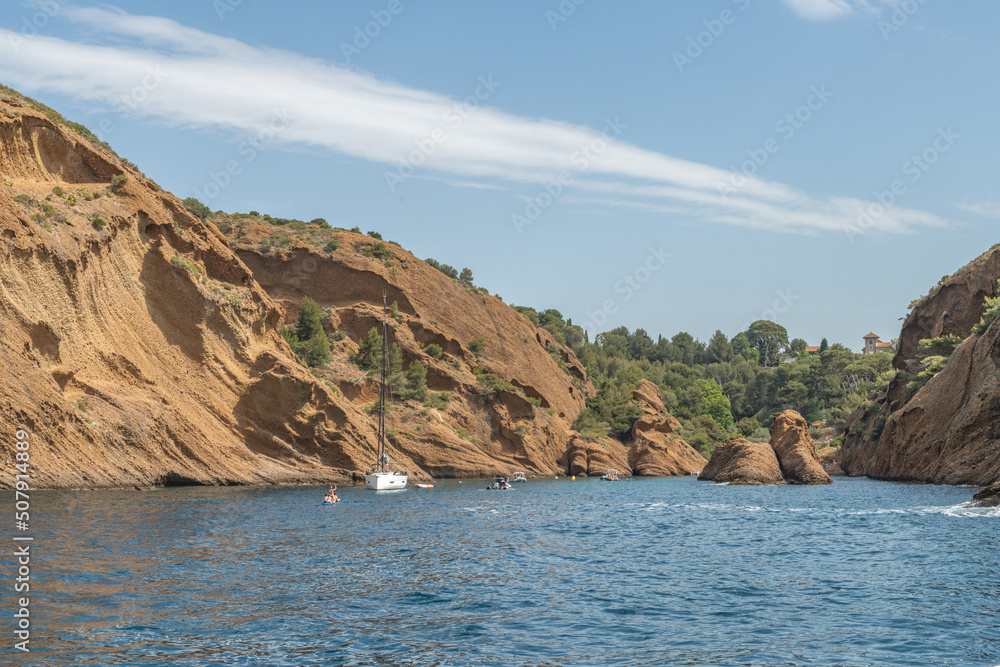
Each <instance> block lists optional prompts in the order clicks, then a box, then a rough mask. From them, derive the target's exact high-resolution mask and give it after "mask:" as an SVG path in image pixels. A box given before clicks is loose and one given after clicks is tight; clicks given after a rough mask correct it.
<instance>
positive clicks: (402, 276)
mask: <svg viewBox="0 0 1000 667" xmlns="http://www.w3.org/2000/svg"><path fill="white" fill-rule="evenodd" d="M0 100H2V101H0V175H2V176H3V184H2V186H0V362H2V363H3V365H4V369H3V371H2V373H3V375H2V381H0V417H2V418H3V419H4V422H5V423H8V424H11V425H13V426H12V429H16V428H18V427H22V428H25V429H27V430H28V431H30V433H31V440H32V443H33V444H32V449H31V462H32V475H33V478H32V482H33V485H34V486H36V487H39V488H44V487H53V488H59V487H89V488H98V487H148V486H153V485H158V484H262V483H263V484H267V483H297V482H319V481H328V480H329V481H334V480H336V481H341V482H344V481H349V480H351V479H355V480H357V479H358V476H359V475H358V474H359V473H360V472H361V471H363V470H365V469H367V468H368V467H370V465H371V463H372V460H373V458H374V454H373V452H374V449H375V442H374V439H375V431H376V424H375V418H374V417H372V416H370V415H369V414H367V413H366V408H370V407H371V406H372V404H373V403H374V402H375V401H376V400H377V398H378V382H377V379H376V378H375V377H373V376H372V375H371V374H368V373H366V372H365V371H363V370H361V369H360V368H359V367H358V365H357V364H356V363H355V362H354V361H353V355H354V354H355V353H356V352H357V350H358V342H359V341H360V340H361V339H362V338H363V337H364V336H365V334H366V333H368V332H369V331H370V330H371V329H372V328H373V327H378V326H379V324H380V322H381V317H382V313H381V305H382V296H383V293H384V294H386V296H387V300H388V301H389V302H390V303H395V304H396V307H397V308H398V315H396V316H394V317H392V318H390V320H389V321H390V325H391V330H392V331H391V335H390V339H391V343H393V344H395V345H397V346H398V347H399V349H400V351H401V353H402V357H403V364H404V365H405V366H409V365H411V364H412V363H414V362H420V363H422V364H424V365H425V366H426V368H427V378H426V380H427V385H428V388H429V389H430V391H431V392H433V393H434V394H435V399H436V402H435V403H434V405H433V407H431V406H430V405H427V404H424V403H423V402H418V401H415V400H403V399H402V398H399V397H397V398H396V400H395V401H394V402H393V404H392V407H391V410H390V412H389V415H388V418H387V419H388V426H389V431H388V435H389V443H390V444H389V451H390V455H391V457H392V459H393V462H394V465H396V466H399V467H404V468H406V469H408V470H409V471H410V473H411V477H412V479H413V480H414V481H420V480H427V479H429V478H430V477H431V476H432V475H433V476H438V477H471V476H488V475H492V474H494V473H496V472H511V471H513V470H523V471H525V472H528V473H532V474H538V475H549V474H565V473H568V472H573V471H575V472H576V473H577V474H589V475H593V474H602V473H603V472H604V471H605V470H607V468H617V469H619V470H620V471H622V474H632V472H633V468H634V469H635V472H636V473H637V474H646V475H650V474H664V475H672V474H686V473H688V472H691V471H694V470H698V469H700V468H701V466H702V465H703V463H704V459H703V458H702V457H701V456H700V455H698V454H697V453H696V452H694V450H693V449H691V448H690V447H689V446H688V445H687V443H685V442H684V441H683V440H681V439H680V438H679V437H678V436H676V434H675V433H674V431H675V430H676V428H677V424H676V422H675V421H673V419H672V418H671V417H670V416H669V415H668V414H667V413H666V411H665V410H664V409H663V405H662V402H661V401H660V398H659V390H658V389H657V388H656V387H655V385H650V386H649V387H640V391H638V392H637V393H636V396H635V400H636V401H637V404H639V405H640V406H642V407H643V410H644V412H645V416H644V417H643V418H642V419H640V420H639V422H638V423H637V424H636V428H635V429H634V430H633V434H632V438H631V443H630V444H623V443H621V442H619V441H617V440H613V439H609V438H598V439H596V440H595V439H588V438H582V437H581V436H580V434H578V433H576V432H575V431H573V430H572V424H573V422H574V420H575V419H576V417H577V416H578V415H579V413H580V411H581V410H582V409H583V407H584V402H585V399H586V398H587V397H588V396H590V395H592V393H593V387H592V385H591V384H590V381H589V379H588V378H587V374H586V371H585V370H584V368H583V366H582V364H581V363H580V361H579V360H578V359H577V358H576V356H575V355H574V354H573V352H572V351H571V350H570V349H569V348H567V347H565V346H563V345H560V344H559V343H557V342H556V341H555V340H554V339H553V337H552V335H551V334H550V333H549V332H548V331H545V330H543V329H539V328H537V327H535V326H534V325H533V324H532V323H531V322H529V321H528V320H527V319H525V318H524V317H523V316H521V315H520V314H519V313H517V312H516V311H515V310H513V309H512V308H510V307H508V306H507V305H506V304H504V303H503V302H502V301H501V300H500V299H498V298H497V297H495V296H491V295H489V294H487V293H485V291H484V290H480V289H478V288H475V287H473V286H472V285H471V284H469V283H466V282H463V281H460V280H455V279H452V278H449V277H447V276H445V275H444V274H443V273H441V272H440V271H438V270H437V269H435V268H433V267H432V266H430V265H429V264H427V263H426V262H424V261H422V260H419V259H417V258H416V257H414V256H413V255H411V254H410V253H408V252H406V251H404V250H403V249H402V248H399V247H398V246H395V245H393V244H388V245H387V246H385V247H383V249H382V250H381V251H380V252H379V253H377V254H375V255H373V254H372V253H371V252H369V250H371V246H372V244H373V242H374V240H373V239H372V237H370V236H365V235H361V234H356V233H352V232H346V231H342V232H337V233H336V239H335V240H336V241H337V242H339V247H340V250H337V249H332V250H331V249H330V248H326V249H321V248H319V247H315V246H310V245H308V244H300V245H298V246H296V245H288V246H282V248H283V250H282V251H281V252H278V253H274V252H270V253H269V252H265V251H264V250H263V247H262V245H263V244H261V241H262V240H263V239H264V238H268V237H272V236H274V235H275V234H274V227H273V226H270V225H258V224H255V223H252V222H251V223H248V224H247V225H242V226H240V227H239V229H238V230H237V229H235V228H234V229H230V230H229V232H230V235H229V237H228V238H227V237H226V236H224V235H223V234H222V233H221V232H220V231H219V228H217V227H216V226H215V225H214V224H212V223H210V222H203V221H202V220H199V219H198V218H197V217H194V216H192V215H191V214H190V213H189V212H188V211H187V210H186V209H185V207H184V205H183V203H182V202H180V201H179V200H178V199H177V198H176V197H174V196H173V195H172V194H169V193H164V192H162V191H161V190H160V189H159V187H158V186H156V184H154V183H152V182H151V181H149V180H147V179H146V178H145V177H144V176H143V175H142V174H140V173H139V172H138V171H137V170H135V169H134V168H133V167H132V166H131V165H130V164H129V163H128V162H127V161H123V160H120V159H118V158H117V157H116V156H114V155H113V154H112V153H110V152H108V151H106V150H104V149H103V148H101V147H99V146H97V145H96V144H92V143H91V142H90V141H88V140H87V139H86V138H84V137H81V136H80V135H78V134H76V133H75V132H73V131H71V130H70V129H68V128H67V127H66V126H64V125H62V124H56V123H54V122H53V121H52V120H51V119H50V118H47V117H46V114H44V113H42V112H39V111H36V110H34V109H33V108H32V107H30V106H28V105H26V104H25V103H24V101H23V100H20V99H18V98H16V97H13V96H11V95H8V94H7V93H3V94H2V96H0ZM317 231H318V230H317ZM334 245H336V244H334ZM386 253H387V254H386ZM304 296H310V297H311V298H313V299H314V300H315V301H317V302H318V303H319V304H320V306H322V307H323V308H324V309H325V313H324V315H325V321H324V326H325V327H326V328H327V333H328V334H329V335H330V336H331V340H332V341H333V345H334V348H333V355H332V359H331V361H330V363H329V364H327V365H326V366H325V367H324V368H323V369H321V370H316V369H314V370H312V371H310V369H307V368H306V367H305V366H303V365H302V363H301V362H300V361H299V360H298V359H297V358H296V357H295V355H294V353H293V352H292V350H291V348H290V347H289V345H288V344H287V343H286V341H285V339H284V338H283V337H282V335H281V333H280V331H279V328H280V326H281V325H282V324H283V323H284V324H289V323H291V322H293V321H294V319H295V317H296V314H297V309H298V304H299V303H300V301H301V299H302V298H303V297H304ZM475 339H482V344H483V349H479V348H478V346H477V345H473V344H472V342H473V341H474V340H475ZM430 344H435V345H437V346H439V347H440V349H441V354H440V355H436V354H435V355H431V354H430V353H429V352H428V349H427V346H429V345H430ZM646 384H649V383H646ZM650 387H651V388H650ZM2 442H3V444H2V447H3V451H4V452H7V451H8V450H10V449H11V448H12V447H13V441H12V440H11V439H3V440H2ZM3 485H7V486H9V485H10V480H9V479H3V480H0V486H3Z"/></svg>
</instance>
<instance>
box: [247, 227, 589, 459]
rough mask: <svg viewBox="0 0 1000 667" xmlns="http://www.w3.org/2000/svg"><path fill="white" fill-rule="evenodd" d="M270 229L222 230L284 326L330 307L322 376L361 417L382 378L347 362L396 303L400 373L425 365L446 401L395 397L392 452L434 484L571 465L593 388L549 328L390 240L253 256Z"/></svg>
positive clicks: (394, 333) (340, 238)
mask: <svg viewBox="0 0 1000 667" xmlns="http://www.w3.org/2000/svg"><path fill="white" fill-rule="evenodd" d="M273 232H274V228H273V227H272V226H270V225H266V224H261V223H260V222H259V221H254V220H252V219H247V220H245V221H243V222H241V223H239V225H234V226H233V227H232V228H230V230H229V234H230V238H231V240H232V243H233V245H234V247H236V248H237V252H238V254H239V256H240V258H241V259H242V260H243V261H244V262H245V263H246V265H247V266H248V267H249V268H250V270H251V271H252V273H253V275H254V277H255V278H256V279H257V280H258V281H259V282H260V284H261V285H262V286H263V287H264V289H265V290H266V291H267V292H268V293H269V294H270V295H271V296H272V298H274V299H275V300H276V301H277V302H278V303H279V304H281V306H282V307H283V308H284V320H285V321H286V322H288V323H291V322H292V321H293V320H294V319H295V317H296V315H297V312H298V306H299V303H300V302H301V301H302V298H303V297H306V296H308V297H309V298H311V299H313V300H314V301H316V303H317V304H318V305H319V306H320V307H321V308H323V309H324V310H325V313H326V314H327V320H326V322H325V326H326V327H327V328H328V333H329V334H330V335H331V336H334V337H335V338H337V337H339V338H341V340H340V342H338V343H336V344H335V345H334V348H333V351H332V352H333V355H332V356H333V359H332V361H331V362H330V363H329V364H327V367H326V368H325V369H323V370H321V371H319V373H320V374H321V375H322V376H323V377H324V378H325V379H326V380H328V381H329V382H330V383H331V384H332V385H333V386H335V387H336V388H337V389H338V391H339V392H340V393H342V394H343V396H345V397H346V398H348V399H349V400H350V401H351V402H352V403H353V404H354V406H355V407H356V408H357V409H359V410H361V409H364V408H365V407H366V406H369V405H371V404H372V403H373V402H375V401H376V400H377V392H378V386H377V378H375V377H373V376H372V375H370V374H367V375H366V374H365V373H364V371H362V370H360V369H359V368H358V367H357V366H356V365H355V364H353V363H351V356H352V355H353V354H354V353H355V352H356V351H357V349H358V342H359V341H360V340H361V339H362V338H363V337H364V336H365V335H366V334H367V333H368V332H369V331H370V330H371V329H372V328H373V327H380V323H381V318H382V298H383V294H385V295H386V300H387V302H388V303H395V304H396V310H397V311H398V315H397V316H396V317H390V318H389V320H388V322H389V325H390V336H389V337H390V344H393V345H397V346H398V347H399V349H400V351H401V353H402V357H403V366H404V368H408V367H409V366H410V365H411V364H413V363H414V362H419V363H421V364H423V365H424V366H426V368H427V386H428V389H429V390H430V391H431V392H435V393H442V395H447V397H448V398H447V402H446V405H444V406H438V407H435V408H433V409H428V408H427V407H425V406H424V405H423V404H421V403H418V402H416V401H406V400H402V399H401V398H399V397H396V400H395V401H394V403H393V405H392V406H391V409H390V413H389V415H388V424H389V427H390V429H391V431H392V433H391V440H392V443H393V446H394V447H395V448H396V449H398V451H401V452H403V453H405V454H406V456H407V457H408V458H410V459H411V460H413V461H415V462H417V464H418V465H419V466H420V467H421V468H422V469H423V470H426V471H427V472H429V473H430V474H432V475H434V476H439V477H479V476H487V475H493V474H495V473H496V472H509V471H511V470H522V471H525V472H528V473H532V474H538V475H551V474H565V473H566V472H567V471H568V470H569V469H570V468H572V465H571V463H570V459H573V460H576V459H575V457H573V456H569V452H570V450H574V451H576V450H579V449H580V447H579V442H578V438H577V434H576V433H575V432H574V431H572V429H571V427H572V423H573V421H574V420H575V419H576V417H577V416H578V415H579V414H580V411H581V410H582V409H583V407H584V401H585V399H586V397H587V396H588V395H591V394H592V393H593V387H592V386H591V384H590V381H589V380H588V378H587V374H586V371H585V370H584V368H583V365H582V364H581V363H580V361H579V360H578V359H577V358H576V355H574V354H573V352H572V351H571V350H570V349H568V348H566V347H565V346H561V345H559V344H558V343H557V342H556V341H555V340H554V339H553V337H552V335H551V334H550V333H549V332H548V331H545V330H543V329H539V328H537V327H535V326H534V325H533V324H532V323H531V322H529V321H528V320H527V319H525V318H524V317H523V316H521V315H520V314H519V313H518V312H517V311H515V310H514V309H513V308H511V307H510V306H508V305H506V304H505V303H504V302H503V301H501V300H500V299H498V298H497V297H495V296H492V295H489V294H485V293H483V291H482V290H478V289H476V288H474V287H472V286H471V285H470V284H468V283H466V282H463V281H460V280H455V279H453V278H449V277H448V276H446V275H444V274H443V273H441V272H440V271H438V270H437V269H435V268H434V267H432V266H430V265H428V264H427V263H426V262H424V261H423V260H421V259H418V258H416V257H414V256H413V255H412V254H411V253H409V252H407V251H406V250H403V249H402V248H400V247H399V246H397V245H394V244H385V253H387V254H385V255H384V256H382V257H373V256H370V255H369V254H366V253H367V252H368V251H367V250H366V248H370V247H371V246H372V245H373V244H374V243H376V240H375V239H373V238H372V237H370V236H366V235H363V234H359V233H354V232H347V231H338V232H336V233H335V236H334V238H335V239H336V243H337V244H339V248H338V249H337V250H333V251H322V250H320V249H318V248H310V247H303V246H301V245H300V246H298V247H295V246H293V247H291V248H289V249H286V250H284V251H283V252H261V251H260V250H259V249H257V245H258V242H259V239H260V238H266V237H267V235H269V234H272V233H273ZM475 339H482V340H483V343H484V347H483V349H482V350H481V351H480V352H479V353H478V354H477V353H476V352H474V351H473V349H472V346H470V343H471V342H472V341H473V340H475ZM430 344H435V345H437V346H439V347H440V348H441V350H442V353H441V355H440V357H439V358H435V357H433V356H431V355H430V354H428V352H427V351H426V347H427V346H428V345H430ZM491 380H492V381H493V383H492V384H491V382H490V381H491ZM443 392H447V394H443ZM574 443H576V444H574ZM601 472H602V473H603V472H604V471H603V470H602V471H601Z"/></svg>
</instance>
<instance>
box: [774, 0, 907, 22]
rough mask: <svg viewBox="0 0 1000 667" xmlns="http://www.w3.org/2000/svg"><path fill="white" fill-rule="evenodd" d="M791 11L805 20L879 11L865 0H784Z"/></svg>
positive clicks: (887, 2) (892, 1) (885, 0)
mask: <svg viewBox="0 0 1000 667" xmlns="http://www.w3.org/2000/svg"><path fill="white" fill-rule="evenodd" d="M898 1H899V0H881V4H883V5H894V4H896V3H897V2H898ZM785 4H786V5H788V6H789V7H790V8H791V10H792V11H793V12H795V14H796V15H797V16H798V17H799V18H803V19H806V20H807V21H834V20H836V19H842V18H844V17H847V16H850V15H851V14H855V13H857V12H863V13H866V14H869V15H872V16H876V15H878V14H879V13H880V8H879V7H877V6H873V5H871V4H870V3H868V2H867V0H785Z"/></svg>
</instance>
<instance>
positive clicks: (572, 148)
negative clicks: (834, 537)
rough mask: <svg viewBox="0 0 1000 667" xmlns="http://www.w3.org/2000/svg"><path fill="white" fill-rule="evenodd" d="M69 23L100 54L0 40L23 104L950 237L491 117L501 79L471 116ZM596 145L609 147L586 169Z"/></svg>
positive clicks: (286, 67) (181, 38) (109, 23)
mask: <svg viewBox="0 0 1000 667" xmlns="http://www.w3.org/2000/svg"><path fill="white" fill-rule="evenodd" d="M787 1H789V2H791V1H792V0H787ZM854 2H855V4H857V3H858V0H854ZM797 4H799V5H801V7H806V6H807V5H811V6H812V7H813V15H814V16H820V15H822V12H823V11H824V10H823V9H822V7H820V5H824V4H827V5H833V6H834V7H833V9H836V8H837V7H838V6H839V7H841V10H843V7H844V6H845V5H846V3H845V2H844V0H826V2H820V1H819V0H812V1H811V2H806V0H797ZM850 7H851V6H848V8H850ZM826 11H833V10H831V9H829V8H828V9H827V10H826ZM817 12H818V13H817ZM60 17H62V18H65V19H68V20H70V21H72V22H74V23H75V24H77V26H78V27H79V28H82V29H86V30H85V32H87V33H89V36H90V39H89V41H87V42H84V41H69V40H64V39H57V38H53V37H47V36H41V35H39V36H35V37H32V38H26V37H25V36H23V35H21V34H20V33H16V32H12V31H7V30H3V29H0V80H3V81H4V82H6V83H8V84H10V85H14V86H15V87H18V88H22V89H24V90H26V92H34V91H46V92H51V93H58V94H61V95H66V96H70V97H72V98H73V99H75V100H77V101H79V102H81V103H85V104H87V105H90V106H92V107H94V108H95V109H97V110H105V111H113V110H115V109H119V108H122V105H123V104H127V106H128V107H129V113H130V114H131V115H133V116H140V117H146V118H149V119H155V120H156V121H157V122H160V123H165V124H169V125H176V126H181V127H190V128H205V129H222V130H225V131H229V132H233V133H234V134H235V133H239V134H242V133H249V134H251V135H254V134H257V133H259V132H261V131H262V130H266V128H268V126H269V124H271V123H273V121H274V119H275V117H278V116H280V117H282V118H283V119H284V120H283V123H282V125H281V129H280V132H278V133H277V134H276V135H275V136H274V137H273V139H272V141H274V142H275V144H284V145H286V146H288V147H290V148H291V147H302V146H307V147H319V148H323V149H328V150H331V151H335V152H337V153H341V154H346V155H350V156H354V157H358V158H362V159H365V160H369V161H371V162H374V163H378V164H382V165H385V170H386V172H387V173H395V172H396V170H397V167H398V165H401V164H403V165H406V164H407V163H410V164H413V162H414V161H413V160H412V158H411V157H410V156H413V155H415V154H416V153H419V152H420V149H419V146H420V145H421V144H423V145H424V146H427V145H429V144H428V143H427V142H428V140H429V139H432V138H434V137H438V139H434V140H433V141H432V143H433V151H430V152H429V154H425V155H424V156H423V159H421V160H420V163H421V164H420V165H419V168H418V169H416V172H417V175H419V176H423V177H434V178H440V179H442V180H443V181H444V182H446V183H450V184H451V185H453V186H455V187H478V188H483V189H495V188H499V187H506V186H509V185H513V184H519V183H520V184H525V183H531V184H538V183H545V182H551V181H553V180H554V179H555V178H556V177H557V175H558V174H560V173H561V172H570V173H571V174H573V184H572V185H571V186H568V187H567V190H571V191H572V195H573V196H575V197H578V198H586V197H590V198H591V199H593V198H595V197H597V198H599V199H600V201H601V202H602V205H605V206H611V207H616V208H622V207H626V208H628V207H631V208H644V209H645V210H650V211H656V212H662V213H664V214H670V215H677V216H684V218H685V220H687V221H693V222H708V223H718V224H727V225H739V226H744V227H752V228H759V229H769V230H774V231H784V232H797V233H817V232H830V231H848V230H851V229H854V230H855V231H856V232H857V233H862V232H868V231H882V232H890V233H906V232H912V231H914V230H916V229H917V228H921V227H940V226H945V225H947V224H948V223H947V221H945V220H943V219H941V218H939V217H936V216H933V215H931V214H927V213H924V212H921V211H913V210H907V209H898V208H891V209H888V210H885V211H881V212H879V215H875V216H872V215H868V216H867V218H866V219H865V220H864V221H863V222H860V223H859V220H860V219H861V218H862V217H863V216H864V211H867V210H869V207H870V206H871V204H870V203H869V202H864V201H861V200H855V199H849V198H828V199H822V200H821V199H816V198H814V197H811V196H808V195H806V194H805V193H802V192H800V191H798V190H796V189H795V188H793V187H791V186H789V185H786V184H782V183H775V182H768V181H765V180H762V179H759V178H752V177H751V178H747V179H746V180H745V182H744V183H742V184H741V187H740V188H739V189H738V190H737V191H735V192H731V193H730V194H728V195H726V194H722V193H721V192H720V186H728V185H729V184H731V183H732V182H733V178H732V176H733V175H732V174H731V173H730V172H728V171H726V170H724V169H719V168H717V167H713V166H710V165H706V164H700V163H696V162H692V161H688V160H683V159H679V158H676V157H672V156H670V155H665V154H663V153H657V152H654V151H649V150H646V149H643V148H641V147H638V146H634V145H631V144H629V143H627V141H625V138H626V137H627V136H628V129H627V127H624V128H619V130H618V131H616V132H615V133H612V134H616V137H615V138H613V139H610V140H606V141H605V140H604V138H603V137H602V131H601V130H595V129H593V128H588V127H582V126H577V125H571V124H569V123H565V122H561V121H557V120H549V119H536V118H524V117H520V116H515V115H512V114H507V113H504V112H502V111H500V110H497V109H495V108H492V107H489V106H488V105H487V102H488V99H489V97H490V96H491V95H492V92H491V91H493V90H496V89H498V88H501V87H502V86H503V85H504V82H503V81H494V80H493V78H492V77H491V76H490V75H489V74H488V73H487V74H484V75H483V77H481V78H480V80H478V81H470V83H469V91H468V95H469V96H470V97H472V98H473V99H474V101H475V104H469V103H468V102H467V101H465V100H468V99H470V97H466V98H463V99H453V98H450V97H447V96H444V95H440V94H437V93H433V92H428V91H422V90H417V89H413V88H408V87H406V86H402V85H398V84H395V83H392V82H387V81H382V80H379V79H377V78H375V77H373V76H371V75H368V74H365V73H360V72H356V71H352V70H349V69H345V68H343V67H338V66H335V65H332V64H330V63H328V62H323V61H320V60H316V59H312V58H308V57H305V56H302V55H299V54H295V53H291V52H287V51H279V50H275V49H269V48H263V47H258V46H251V45H248V44H245V43H242V42H239V41H237V40H233V39H228V38H223V37H219V36H216V35H212V34H208V33H205V32H202V31H200V30H196V29H193V28H189V27H186V26H183V25H180V24H178V23H176V22H174V21H171V20H169V19H165V18H159V17H149V16H135V15H131V14H127V13H124V12H121V11H119V10H115V9H112V8H106V7H101V8H96V7H75V6H64V8H63V11H62V12H61V13H60ZM137 90H138V91H140V92H141V95H137V94H136V91H137ZM475 95H478V96H479V97H478V99H476V98H474V96H475ZM123 101H124V102H123ZM609 122H610V123H611V124H612V125H614V124H615V122H617V121H616V120H615V119H609ZM603 129H604V128H602V130H603ZM442 137H443V139H442ZM602 142H603V143H602ZM588 147H590V149H591V150H594V148H595V147H599V149H600V150H595V154H594V155H592V157H591V158H589V159H585V160H581V153H582V152H585V151H587V150H588ZM415 151H416V153H415ZM417 157H420V156H419V155H417ZM593 200H594V201H597V200H596V199H593Z"/></svg>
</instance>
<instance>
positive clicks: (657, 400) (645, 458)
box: [629, 380, 708, 477]
mask: <svg viewBox="0 0 1000 667" xmlns="http://www.w3.org/2000/svg"><path fill="white" fill-rule="evenodd" d="M632 400H633V401H634V402H635V404H636V405H638V406H639V408H640V409H641V410H642V417H640V418H639V419H638V420H636V422H635V424H634V425H633V426H632V438H631V441H630V443H629V460H630V461H631V463H632V469H633V474H635V475H647V476H655V477H661V476H666V477H669V476H673V475H690V474H692V473H694V472H696V471H698V470H703V469H704V468H705V465H706V464H707V463H708V462H707V461H706V460H705V457H704V456H702V455H701V454H699V453H698V452H697V451H696V450H695V448H694V447H692V446H691V445H689V444H688V443H687V442H686V441H685V440H684V439H683V438H681V437H680V436H679V435H677V431H679V430H680V428H681V424H680V422H679V421H677V419H675V418H674V417H673V415H671V414H670V413H669V412H667V410H666V408H664V407H663V399H662V398H661V395H660V388H659V387H657V386H656V385H655V384H653V383H652V382H650V381H649V380H643V381H642V382H641V383H639V387H638V388H637V389H636V390H635V391H634V392H632Z"/></svg>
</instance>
